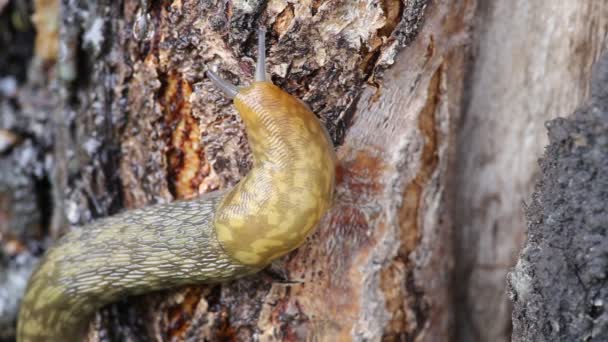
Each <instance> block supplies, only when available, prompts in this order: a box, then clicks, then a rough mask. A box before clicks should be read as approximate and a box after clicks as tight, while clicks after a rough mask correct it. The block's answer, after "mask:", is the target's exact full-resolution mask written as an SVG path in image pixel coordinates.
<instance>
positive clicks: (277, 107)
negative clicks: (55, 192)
mask: <svg viewBox="0 0 608 342" xmlns="http://www.w3.org/2000/svg"><path fill="white" fill-rule="evenodd" d="M263 51H264V41H263V33H260V34H259V52H258V53H259V56H258V67H257V70H256V82H254V83H253V84H252V85H251V86H248V87H245V88H242V89H240V90H236V88H234V87H233V86H231V85H228V84H227V83H225V82H224V81H223V80H221V79H219V78H218V77H217V76H216V75H215V74H213V73H210V74H209V77H210V78H211V79H212V80H213V81H214V82H215V83H216V84H217V85H218V86H219V87H220V88H222V89H223V90H224V91H225V92H226V93H227V94H228V95H229V96H231V97H233V98H234V104H235V106H236V109H237V111H238V112H239V114H240V116H241V118H242V119H243V122H244V123H245V127H246V130H247V136H248V139H249V144H250V147H251V150H252V153H253V159H254V163H253V167H252V169H251V170H250V172H249V173H248V174H247V175H246V176H245V178H244V179H243V180H241V182H240V183H239V184H238V185H237V186H236V187H234V188H232V189H231V190H229V191H227V192H216V193H212V194H208V195H205V196H202V197H199V198H197V199H195V200H191V201H177V202H173V203H170V204H166V205H156V206H150V207H146V208H142V209H138V210H133V211H128V212H125V213H122V214H120V215H116V216H113V217H109V218H105V219H101V220H98V221H95V222H93V223H92V224H90V225H89V226H86V227H83V228H81V229H76V230H73V231H71V232H70V233H68V234H66V235H65V236H64V237H63V238H62V239H60V240H59V241H58V243H57V244H56V245H55V246H54V247H52V248H51V249H50V250H49V251H48V252H47V254H46V255H45V257H44V258H43V260H42V261H41V263H40V265H39V267H38V269H37V270H36V271H35V272H34V274H33V275H32V277H31V279H30V282H29V284H28V289H27V291H26V294H25V297H24V298H23V301H22V304H21V311H20V314H19V321H18V329H17V335H18V336H17V340H18V341H20V342H26V341H27V342H29V341H51V342H52V341H57V342H58V341H81V340H82V339H83V337H84V335H85V334H86V331H87V328H88V325H89V322H90V320H91V319H92V317H93V315H94V313H95V312H96V311H97V310H98V309H99V308H101V307H103V306H104V305H106V304H109V303H112V302H114V301H116V300H118V299H120V298H122V297H125V296H129V295H137V294H142V293H146V292H150V291H154V290H159V289H164V288H170V287H174V286H179V285H185V284H195V283H213V282H221V281H226V280H230V279H234V278H238V277H242V276H245V275H248V274H251V273H254V272H256V271H259V270H261V269H262V268H264V267H265V266H266V265H268V264H269V263H270V262H271V261H273V260H274V259H276V258H278V257H280V256H282V255H285V254H286V253H288V252H289V251H291V250H293V249H295V248H297V247H298V246H299V245H300V244H302V242H303V241H304V239H305V238H306V237H307V236H308V235H309V234H310V232H311V231H312V230H313V228H314V227H315V226H316V225H317V223H318V222H319V220H320V219H321V218H322V216H323V215H324V213H325V212H326V211H327V209H328V208H329V207H330V205H331V201H332V197H333V192H334V182H335V171H334V170H335V160H336V159H335V154H334V150H333V145H332V143H331V140H330V139H329V137H328V135H327V133H326V131H325V128H324V127H323V126H322V125H321V124H320V122H319V121H318V120H317V118H316V116H315V115H314V114H313V113H312V112H311V111H310V110H309V109H308V108H307V107H306V106H305V105H304V104H303V103H302V102H300V101H299V100H298V99H297V98H294V97H292V96H291V95H289V94H287V93H285V92H283V91H282V90H281V89H279V88H278V87H276V86H274V85H272V84H271V83H269V82H266V81H264V78H265V77H264V76H265V71H264V68H263V64H264V54H263Z"/></svg>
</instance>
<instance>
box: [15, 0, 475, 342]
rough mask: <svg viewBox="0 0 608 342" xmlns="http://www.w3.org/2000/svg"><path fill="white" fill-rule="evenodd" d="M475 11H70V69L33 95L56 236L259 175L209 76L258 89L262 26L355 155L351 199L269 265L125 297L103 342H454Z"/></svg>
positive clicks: (50, 70)
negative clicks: (462, 150) (452, 209)
mask: <svg viewBox="0 0 608 342" xmlns="http://www.w3.org/2000/svg"><path fill="white" fill-rule="evenodd" d="M41 3H42V2H41ZM472 6H473V4H472V3H471V2H468V1H461V2H454V1H433V2H429V1H424V0H415V1H388V0H384V1H379V0H367V1H361V2H350V1H298V2H296V1H281V0H272V1H236V0H235V1H219V0H218V1H203V2H200V1H185V0H184V1H139V0H137V1H136V0H126V1H124V2H122V3H117V2H114V1H109V0H98V1H78V0H66V1H62V2H61V7H60V17H59V19H58V20H59V21H58V28H59V32H58V33H59V38H60V40H59V47H58V49H57V51H58V55H57V56H55V57H56V60H57V62H56V63H55V62H54V59H53V58H52V57H53V55H52V54H51V56H50V57H49V56H47V55H43V54H42V53H41V52H40V53H38V52H37V55H35V56H34V57H33V58H34V60H36V61H37V62H32V63H33V64H31V65H30V68H31V70H33V73H35V74H37V75H30V77H29V78H27V79H26V80H24V84H23V85H22V86H21V88H20V91H19V101H18V105H19V107H20V109H21V110H23V111H26V109H27V108H30V109H29V111H30V112H32V113H37V114H40V113H43V115H41V116H40V117H38V118H36V119H33V118H32V117H30V116H26V117H28V121H27V122H28V124H29V123H32V122H39V125H40V126H41V127H43V128H45V129H46V130H45V131H44V132H43V131H34V133H33V135H34V136H35V137H36V141H40V142H41V146H42V152H41V154H40V155H41V158H42V159H45V160H48V165H47V166H46V167H45V169H43V170H44V172H43V177H45V179H48V181H49V183H50V185H51V187H52V192H51V193H50V196H51V197H52V203H53V207H52V215H51V214H48V215H47V219H46V220H47V221H48V222H46V225H45V227H44V228H45V229H46V231H48V233H49V235H50V236H52V237H53V238H54V237H57V236H59V235H61V234H62V233H63V232H65V231H66V230H68V229H70V227H71V226H72V225H77V224H83V223H86V222H88V221H90V220H92V219H94V218H97V217H102V216H106V215H111V214H114V213H116V212H119V211H120V210H123V209H124V208H135V207H141V206H144V205H148V204H151V203H157V202H163V201H172V200H174V199H180V198H189V197H192V196H196V195H197V194H200V193H203V192H208V191H213V190H216V189H220V188H226V187H229V186H231V185H234V184H235V183H236V182H238V180H239V179H240V178H241V177H242V176H243V175H245V174H246V172H247V171H248V168H249V165H250V154H249V150H248V146H247V144H246V139H245V135H244V130H243V126H242V123H241V121H240V120H239V119H238V117H237V116H236V115H235V113H234V109H233V107H232V106H231V103H230V101H228V100H226V99H225V98H223V96H222V95H221V94H220V93H219V92H218V91H217V90H216V89H215V88H214V87H213V86H212V85H211V84H210V82H209V81H208V80H207V79H206V78H205V76H204V72H205V70H207V69H208V68H213V69H216V70H218V72H219V73H220V74H221V75H222V76H223V77H224V78H226V79H228V80H230V81H232V82H233V83H235V84H237V85H242V84H247V83H248V82H250V81H251V79H252V76H253V69H254V63H253V60H254V56H255V55H256V53H257V52H256V51H255V42H254V39H253V37H254V32H255V29H256V28H257V26H258V23H264V24H265V25H266V26H267V28H268V35H267V40H268V45H269V51H268V61H269V67H268V70H269V73H270V76H271V79H272V80H273V82H274V83H275V84H277V85H279V86H281V87H282V88H284V89H285V90H286V91H288V92H290V93H292V94H294V95H296V96H297V97H299V98H301V99H302V100H303V101H304V102H306V103H307V104H308V105H309V106H310V107H311V108H312V109H313V111H314V112H315V113H316V114H317V115H319V117H320V118H321V120H322V121H323V122H324V123H325V124H326V126H327V127H328V129H329V132H330V135H331V137H332V139H333V141H334V142H335V144H336V146H337V149H338V151H337V152H338V155H339V158H340V163H341V167H340V169H339V175H338V176H339V179H340V183H339V186H338V201H337V204H336V206H335V208H334V209H333V210H332V212H331V213H330V214H329V215H328V217H326V219H325V220H324V222H323V224H322V225H321V226H320V227H319V228H318V230H317V232H316V233H315V234H314V235H313V236H312V237H311V238H310V239H309V241H307V243H306V244H305V245H304V246H302V247H301V248H299V249H298V250H297V251H295V252H294V253H292V254H290V255H289V256H287V257H286V258H284V259H282V260H281V261H279V262H277V263H275V264H273V265H272V266H271V268H270V270H269V271H266V272H263V273H262V274H258V275H256V276H253V277H249V278H247V279H243V280H240V281H236V282H231V283H228V284H223V285H215V286H195V287H188V288H183V289H174V290H170V291H165V292H161V293H154V294H150V295H146V296H141V297H138V298H129V299H125V300H124V301H123V302H121V303H117V304H115V305H112V306H110V307H108V308H105V309H104V310H102V311H101V312H100V314H99V315H98V316H97V318H96V320H95V321H94V322H92V330H91V334H90V340H92V341H107V340H121V341H122V340H125V341H144V340H146V341H147V340H158V341H161V340H175V341H181V340H191V341H195V340H196V341H198V340H204V339H208V340H217V339H236V340H251V339H254V340H261V341H274V340H285V341H291V340H301V339H311V340H314V339H319V340H327V339H350V340H379V339H381V338H384V339H386V340H409V341H423V340H425V341H435V340H445V339H448V338H449V337H450V336H451V334H452V322H453V320H454V318H453V314H452V306H451V303H452V302H451V300H450V298H451V292H450V280H451V277H450V274H451V269H452V264H453V262H452V254H451V253H452V249H451V228H450V227H451V226H450V218H449V216H448V215H447V213H448V211H447V209H446V208H447V204H446V198H447V196H446V182H447V177H448V162H449V161H450V157H451V151H452V147H453V143H452V141H453V131H452V130H453V125H452V123H453V122H454V121H455V119H456V117H457V115H458V113H459V108H460V102H461V95H462V92H461V82H462V80H463V74H462V70H463V65H464V62H465V53H466V51H465V50H464V49H462V48H461V46H462V45H463V44H464V43H465V39H464V38H465V37H466V30H467V28H468V26H467V21H468V20H470V12H471V10H472ZM39 14H41V13H39ZM39 18H40V16H39ZM47 19H48V18H47ZM46 33H48V34H52V32H46ZM45 51H46V50H45ZM45 61H46V62H45ZM37 99H45V100H44V101H38V100H37ZM36 120H37V121H36ZM28 132H29V131H28ZM24 240H25V239H24ZM277 274H279V276H277Z"/></svg>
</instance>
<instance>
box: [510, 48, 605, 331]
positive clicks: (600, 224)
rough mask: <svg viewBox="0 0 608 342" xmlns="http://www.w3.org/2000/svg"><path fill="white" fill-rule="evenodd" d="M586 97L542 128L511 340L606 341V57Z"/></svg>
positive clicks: (513, 280)
mask: <svg viewBox="0 0 608 342" xmlns="http://www.w3.org/2000/svg"><path fill="white" fill-rule="evenodd" d="M591 87H592V88H591V93H592V98H591V101H589V103H588V104H587V105H585V106H583V107H581V108H579V109H578V110H577V111H576V112H575V113H574V114H573V115H572V116H571V117H569V118H566V119H561V118H560V119H555V120H552V121H550V122H549V123H548V124H547V127H548V129H549V142H550V143H549V146H548V147H547V149H546V151H545V155H544V158H543V159H542V160H541V162H540V165H541V170H542V176H541V179H540V182H539V184H538V187H537V189H536V191H535V193H534V195H533V200H532V202H531V203H530V206H529V207H528V208H527V210H526V212H527V219H528V239H527V241H526V244H525V247H524V250H523V253H522V255H521V257H520V259H519V261H518V263H517V267H516V268H515V269H514V271H513V272H512V273H511V274H510V277H509V284H510V294H511V297H512V299H513V302H514V303H515V308H514V312H513V320H514V331H513V340H514V341H539V342H543V341H557V340H559V341H606V340H608V311H607V310H606V305H607V304H608V303H606V299H607V298H608V273H607V272H608V205H607V204H608V134H607V132H608V55H604V57H603V58H602V60H601V61H600V62H599V63H598V65H597V67H596V68H595V69H594V80H593V82H592V84H591Z"/></svg>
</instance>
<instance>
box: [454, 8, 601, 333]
mask: <svg viewBox="0 0 608 342" xmlns="http://www.w3.org/2000/svg"><path fill="white" fill-rule="evenodd" d="M478 3H479V4H478V9H477V12H476V19H475V33H474V47H473V51H474V55H475V56H474V57H475V58H474V63H473V64H472V67H471V70H470V71H469V76H468V77H469V79H468V81H467V89H468V92H467V96H466V101H467V105H466V108H465V113H464V118H463V122H462V127H461V128H460V129H459V135H458V144H457V146H458V157H457V175H456V181H455V182H454V183H455V200H454V203H455V209H456V210H455V211H454V215H453V217H454V220H455V222H456V224H455V228H454V231H455V232H456V236H455V237H456V245H457V247H456V258H455V260H456V271H455V277H456V282H455V285H456V286H457V289H458V290H457V292H458V295H457V302H456V303H457V305H456V308H457V310H458V313H457V314H456V317H458V324H456V327H457V328H458V331H459V333H458V335H459V339H460V340H461V341H496V342H499V341H509V340H510V335H511V304H510V302H509V300H508V298H507V295H506V274H507V271H508V270H509V269H510V268H511V267H512V266H513V265H514V263H515V261H516V259H517V256H518V253H519V251H520V249H521V246H522V244H523V241H524V239H525V236H526V226H525V220H524V215H523V208H524V205H523V203H524V202H529V201H530V198H531V193H532V191H533V189H534V184H535V182H536V181H537V179H538V176H539V169H538V163H537V160H538V158H539V156H540V155H541V154H542V151H543V149H544V147H545V145H546V144H547V138H546V130H545V127H544V124H545V122H546V121H547V120H549V119H551V118H554V117H556V116H565V115H568V114H569V113H570V112H572V111H573V110H574V109H575V108H576V107H577V106H578V105H579V104H580V103H581V102H582V100H583V99H585V98H586V97H587V96H588V93H589V87H588V80H589V77H590V74H591V66H592V64H593V62H594V61H595V60H596V59H597V57H598V54H599V53H600V51H601V47H602V41H603V39H604V37H605V36H606V33H607V28H608V3H606V2H604V1H576V0H570V1H553V0H541V1H527V0H521V1H520V0H517V1H498V0H479V1H478Z"/></svg>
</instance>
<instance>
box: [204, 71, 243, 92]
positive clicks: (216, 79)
mask: <svg viewBox="0 0 608 342" xmlns="http://www.w3.org/2000/svg"><path fill="white" fill-rule="evenodd" d="M206 74H207V77H209V79H210V80H211V82H213V84H215V86H216V87H218V88H219V89H220V90H221V91H222V92H223V93H224V95H226V97H227V98H229V99H234V98H235V97H236V94H238V93H239V91H238V89H237V88H236V87H235V86H233V85H232V84H230V83H228V82H227V81H226V80H224V79H223V78H221V77H220V76H219V75H218V74H216V73H214V72H213V71H211V70H207V72H206Z"/></svg>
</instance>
